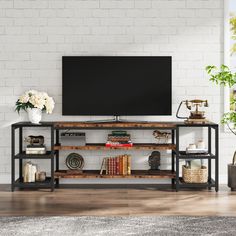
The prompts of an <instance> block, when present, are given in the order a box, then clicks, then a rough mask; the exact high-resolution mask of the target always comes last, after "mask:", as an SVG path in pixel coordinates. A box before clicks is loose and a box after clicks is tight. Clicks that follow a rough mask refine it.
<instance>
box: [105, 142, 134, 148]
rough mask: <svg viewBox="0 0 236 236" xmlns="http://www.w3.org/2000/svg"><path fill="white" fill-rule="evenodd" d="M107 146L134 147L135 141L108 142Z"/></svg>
mask: <svg viewBox="0 0 236 236" xmlns="http://www.w3.org/2000/svg"><path fill="white" fill-rule="evenodd" d="M105 146H106V147H132V146H133V143H120V142H107V143H106V144H105Z"/></svg>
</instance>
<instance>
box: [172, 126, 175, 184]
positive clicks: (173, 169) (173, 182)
mask: <svg viewBox="0 0 236 236" xmlns="http://www.w3.org/2000/svg"><path fill="white" fill-rule="evenodd" d="M171 143H172V144H175V131H174V130H172V131H171ZM171 171H172V172H174V171H175V153H174V151H172V152H171ZM171 183H172V185H174V184H175V179H174V178H173V179H171Z"/></svg>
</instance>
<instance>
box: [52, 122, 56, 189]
mask: <svg viewBox="0 0 236 236" xmlns="http://www.w3.org/2000/svg"><path fill="white" fill-rule="evenodd" d="M51 154H52V156H51V191H52V192H53V191H54V187H55V186H54V127H53V126H52V127H51Z"/></svg>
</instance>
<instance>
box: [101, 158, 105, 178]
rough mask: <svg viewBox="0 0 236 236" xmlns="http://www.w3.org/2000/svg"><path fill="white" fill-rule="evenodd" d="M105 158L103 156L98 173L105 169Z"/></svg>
mask: <svg viewBox="0 0 236 236" xmlns="http://www.w3.org/2000/svg"><path fill="white" fill-rule="evenodd" d="M105 163H106V158H103V160H102V165H101V169H100V175H102V173H103V171H104V170H106V165H105Z"/></svg>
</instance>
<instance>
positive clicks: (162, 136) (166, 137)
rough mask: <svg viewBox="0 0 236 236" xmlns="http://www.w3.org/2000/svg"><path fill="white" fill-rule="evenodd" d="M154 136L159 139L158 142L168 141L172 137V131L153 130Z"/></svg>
mask: <svg viewBox="0 0 236 236" xmlns="http://www.w3.org/2000/svg"><path fill="white" fill-rule="evenodd" d="M153 136H154V137H155V138H156V139H157V141H158V143H161V142H162V143H167V142H168V140H169V139H170V137H171V133H170V132H161V131H159V130H154V131H153Z"/></svg>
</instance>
